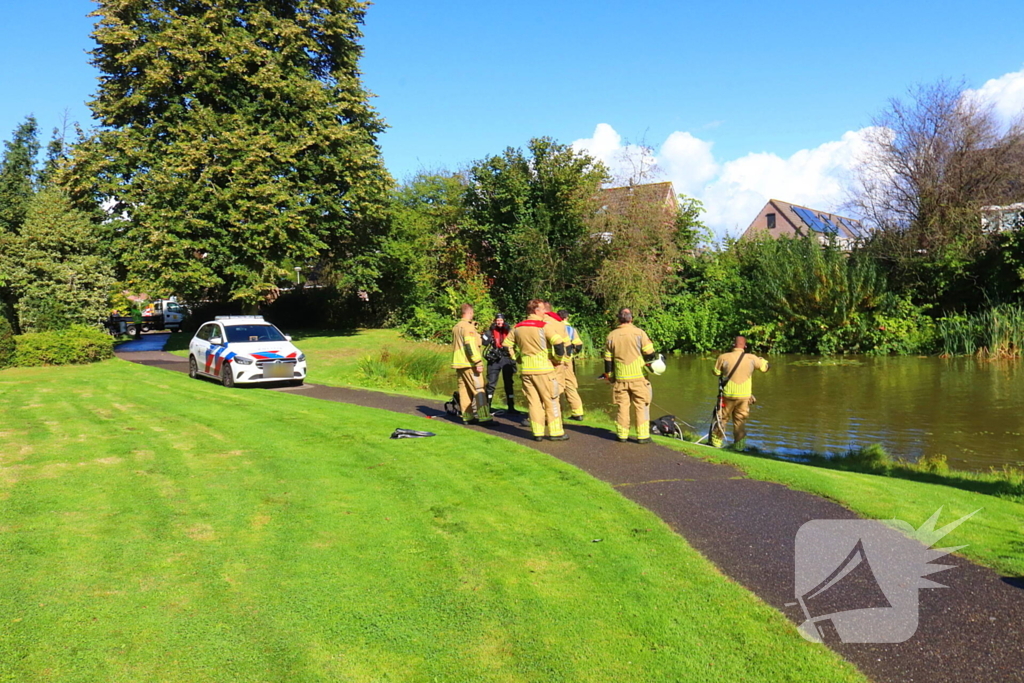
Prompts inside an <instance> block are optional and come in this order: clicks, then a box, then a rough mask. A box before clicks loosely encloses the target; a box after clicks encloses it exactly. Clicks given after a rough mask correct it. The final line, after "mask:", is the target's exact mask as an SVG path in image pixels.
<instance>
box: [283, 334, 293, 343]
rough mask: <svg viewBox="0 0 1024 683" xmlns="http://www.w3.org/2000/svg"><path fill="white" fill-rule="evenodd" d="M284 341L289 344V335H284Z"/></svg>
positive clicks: (290, 337) (290, 338)
mask: <svg viewBox="0 0 1024 683" xmlns="http://www.w3.org/2000/svg"><path fill="white" fill-rule="evenodd" d="M284 340H285V341H286V342H290V341H291V340H292V336H291V335H290V334H286V335H284Z"/></svg>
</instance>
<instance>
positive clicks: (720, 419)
mask: <svg viewBox="0 0 1024 683" xmlns="http://www.w3.org/2000/svg"><path fill="white" fill-rule="evenodd" d="M755 370H760V371H761V372H768V361H767V360H765V359H764V358H759V357H757V356H755V355H753V354H751V353H747V339H746V337H736V342H735V344H733V349H732V351H729V352H728V353H723V354H722V355H721V356H719V357H718V360H717V361H715V375H716V376H717V377H718V382H719V395H720V399H719V406H718V410H717V411H716V412H715V420H714V423H713V424H712V425H711V445H712V446H715V447H719V446H721V445H722V443H723V442H724V440H725V428H726V427H727V426H728V425H729V419H730V418H731V419H732V440H733V443H737V442H740V441H742V440H743V439H744V437H746V435H747V429H746V426H747V417H748V416H749V415H750V404H751V403H752V402H753V400H754V397H753V393H754V391H753V385H754V371H755Z"/></svg>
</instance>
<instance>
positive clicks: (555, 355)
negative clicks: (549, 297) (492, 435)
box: [505, 299, 569, 441]
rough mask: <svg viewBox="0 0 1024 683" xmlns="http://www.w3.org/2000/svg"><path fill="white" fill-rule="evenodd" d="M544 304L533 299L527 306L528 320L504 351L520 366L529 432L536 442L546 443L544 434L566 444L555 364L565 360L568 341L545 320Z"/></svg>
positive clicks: (509, 336)
mask: <svg viewBox="0 0 1024 683" xmlns="http://www.w3.org/2000/svg"><path fill="white" fill-rule="evenodd" d="M544 311H545V308H544V302H543V301H541V300H540V299H531V300H530V302H529V303H528V304H527V305H526V316H527V318H526V320H524V321H523V322H521V323H519V324H518V325H516V326H515V327H514V328H512V333H511V334H509V335H508V337H507V338H506V339H505V347H506V348H508V349H509V350H510V351H511V352H512V358H513V360H515V361H516V362H517V363H518V364H519V373H520V374H521V375H522V376H523V392H524V393H525V394H526V406H527V410H529V413H530V428H531V429H532V431H533V438H534V440H535V441H543V440H544V434H545V431H546V432H547V436H548V439H549V440H551V441H565V440H567V439H568V438H569V437H568V436H566V434H565V430H564V428H563V427H562V416H561V411H560V409H559V406H558V394H559V384H558V378H557V376H556V375H555V364H556V363H561V362H562V361H563V360H564V359H565V358H566V351H565V343H566V339H565V338H564V337H563V336H562V333H561V331H560V330H559V328H558V326H557V325H555V323H554V321H553V320H551V319H550V318H548V319H545V317H544Z"/></svg>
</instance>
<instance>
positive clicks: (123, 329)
mask: <svg viewBox="0 0 1024 683" xmlns="http://www.w3.org/2000/svg"><path fill="white" fill-rule="evenodd" d="M187 315H188V312H187V311H186V310H185V307H184V306H182V305H181V304H179V303H178V302H177V301H174V300H173V299H158V300H156V301H154V302H152V303H150V304H147V305H146V308H145V309H144V311H143V315H142V316H141V321H140V320H139V319H137V318H136V317H135V316H131V315H111V316H110V317H109V318H107V319H106V321H105V322H104V324H105V325H106V327H107V330H108V331H109V332H110V334H113V335H119V334H127V335H129V336H132V337H134V336H136V333H138V332H149V331H151V330H170V331H171V332H177V331H179V330H180V329H181V324H182V322H184V320H185V318H186V316H187Z"/></svg>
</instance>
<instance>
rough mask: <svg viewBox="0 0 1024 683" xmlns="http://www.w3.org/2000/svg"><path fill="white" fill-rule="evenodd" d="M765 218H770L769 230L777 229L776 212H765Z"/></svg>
mask: <svg viewBox="0 0 1024 683" xmlns="http://www.w3.org/2000/svg"><path fill="white" fill-rule="evenodd" d="M765 218H767V219H768V229H769V230H774V229H775V214H774V213H769V214H765Z"/></svg>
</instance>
